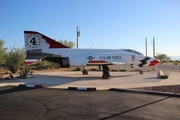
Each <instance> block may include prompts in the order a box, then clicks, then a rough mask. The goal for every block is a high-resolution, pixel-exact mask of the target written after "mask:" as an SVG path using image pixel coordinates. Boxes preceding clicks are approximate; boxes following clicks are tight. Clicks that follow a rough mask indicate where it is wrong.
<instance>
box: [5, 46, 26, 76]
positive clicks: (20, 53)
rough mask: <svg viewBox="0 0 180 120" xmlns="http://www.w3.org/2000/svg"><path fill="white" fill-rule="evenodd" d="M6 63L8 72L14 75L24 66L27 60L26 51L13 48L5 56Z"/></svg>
mask: <svg viewBox="0 0 180 120" xmlns="http://www.w3.org/2000/svg"><path fill="white" fill-rule="evenodd" d="M4 58H5V63H4V66H5V68H6V69H7V70H9V71H11V72H12V73H16V72H17V71H18V70H19V68H20V66H21V65H23V63H24V60H25V53H24V49H20V48H15V47H12V48H10V50H9V51H8V52H7V53H6V54H5V55H4Z"/></svg>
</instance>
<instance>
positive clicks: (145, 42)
mask: <svg viewBox="0 0 180 120" xmlns="http://www.w3.org/2000/svg"><path fill="white" fill-rule="evenodd" d="M145 50H146V56H147V38H145Z"/></svg>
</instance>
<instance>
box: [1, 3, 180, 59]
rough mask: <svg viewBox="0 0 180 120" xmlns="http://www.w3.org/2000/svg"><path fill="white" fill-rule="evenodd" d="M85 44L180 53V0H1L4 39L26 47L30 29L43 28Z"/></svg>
mask: <svg viewBox="0 0 180 120" xmlns="http://www.w3.org/2000/svg"><path fill="white" fill-rule="evenodd" d="M76 26H79V30H80V31H81V36H80V37H79V48H95V49H97V48H98V49H101V48H108V49H120V48H130V49H135V50H137V51H139V52H142V53H143V54H145V37H147V39H148V56H152V39H153V37H155V45H156V53H165V54H167V55H168V56H180V0H0V39H2V40H4V41H5V47H8V48H9V47H12V46H14V44H15V46H16V47H23V46H24V35H23V31H24V30H31V31H38V32H41V33H43V34H45V35H47V36H49V37H51V38H53V39H56V40H60V39H61V40H65V39H66V40H68V41H73V42H75V43H76ZM179 59H180V58H179Z"/></svg>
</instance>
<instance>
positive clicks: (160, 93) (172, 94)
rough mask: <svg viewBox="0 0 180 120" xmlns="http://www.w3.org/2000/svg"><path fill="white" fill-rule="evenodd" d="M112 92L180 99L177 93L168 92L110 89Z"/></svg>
mask: <svg viewBox="0 0 180 120" xmlns="http://www.w3.org/2000/svg"><path fill="white" fill-rule="evenodd" d="M109 90H112V91H119V92H129V93H140V94H150V95H163V96H171V97H180V94H179V93H168V92H157V91H148V90H135V89H121V88H110V89H109Z"/></svg>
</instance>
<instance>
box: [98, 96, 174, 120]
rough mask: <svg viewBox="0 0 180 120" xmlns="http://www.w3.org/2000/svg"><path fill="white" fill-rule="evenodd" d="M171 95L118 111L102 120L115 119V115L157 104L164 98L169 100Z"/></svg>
mask: <svg viewBox="0 0 180 120" xmlns="http://www.w3.org/2000/svg"><path fill="white" fill-rule="evenodd" d="M170 97H171V96H167V97H165V98H162V99H159V100H156V101H153V102H149V103H146V104H144V105H140V106H137V107H134V108H131V109H129V110H125V111H123V112H120V113H117V114H114V115H111V116H108V117H105V118H101V119H100V120H107V119H113V118H114V117H117V116H120V115H123V114H125V113H128V112H131V111H134V110H137V109H140V108H143V107H146V106H149V105H152V104H155V103H158V102H161V101H164V100H167V99H169V98H170Z"/></svg>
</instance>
